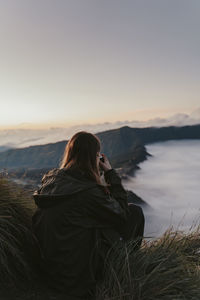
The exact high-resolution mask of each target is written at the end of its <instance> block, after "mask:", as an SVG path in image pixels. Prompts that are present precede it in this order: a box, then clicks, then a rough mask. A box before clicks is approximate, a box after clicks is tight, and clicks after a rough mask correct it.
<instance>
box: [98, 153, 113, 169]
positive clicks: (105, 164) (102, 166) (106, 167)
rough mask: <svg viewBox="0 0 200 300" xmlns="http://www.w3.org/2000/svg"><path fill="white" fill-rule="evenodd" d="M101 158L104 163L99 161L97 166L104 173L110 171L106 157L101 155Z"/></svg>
mask: <svg viewBox="0 0 200 300" xmlns="http://www.w3.org/2000/svg"><path fill="white" fill-rule="evenodd" d="M101 155H102V157H103V158H104V162H102V161H101V160H99V166H100V167H101V168H102V169H103V170H104V172H106V171H108V170H111V169H112V167H111V165H110V162H109V160H108V158H107V156H106V155H105V154H101Z"/></svg>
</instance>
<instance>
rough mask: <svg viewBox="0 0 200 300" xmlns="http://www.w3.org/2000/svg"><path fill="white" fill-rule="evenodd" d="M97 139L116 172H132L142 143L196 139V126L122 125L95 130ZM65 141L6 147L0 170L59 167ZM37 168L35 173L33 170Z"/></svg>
mask: <svg viewBox="0 0 200 300" xmlns="http://www.w3.org/2000/svg"><path fill="white" fill-rule="evenodd" d="M96 135H97V136H98V137H99V138H100V140H101V145H102V148H101V152H102V153H105V154H106V155H107V156H108V157H109V159H110V161H111V164H112V166H113V167H114V168H117V169H118V171H119V173H120V175H121V176H124V178H125V177H126V176H127V175H133V174H134V171H135V170H136V169H137V168H138V166H137V165H138V164H139V163H140V162H142V161H144V160H145V159H147V156H148V155H149V154H148V153H147V151H146V148H145V145H147V144H150V143H155V142H162V141H167V140H180V139H200V125H193V126H184V127H175V126H170V127H161V128H157V127H149V128H130V127H128V126H124V127H121V128H118V129H112V130H108V131H104V132H99V133H96ZM66 144H67V141H60V142H57V143H49V144H46V145H38V146H30V147H26V148H21V149H9V150H7V151H4V152H1V153H0V169H4V168H6V169H8V170H15V171H16V172H18V173H20V174H21V176H24V177H26V176H27V174H28V173H29V177H32V176H37V178H39V177H38V172H40V174H42V173H44V172H43V170H46V169H50V168H55V167H58V166H59V163H60V161H61V159H62V155H63V152H64V149H65V146H66ZM36 169H38V172H37V171H36Z"/></svg>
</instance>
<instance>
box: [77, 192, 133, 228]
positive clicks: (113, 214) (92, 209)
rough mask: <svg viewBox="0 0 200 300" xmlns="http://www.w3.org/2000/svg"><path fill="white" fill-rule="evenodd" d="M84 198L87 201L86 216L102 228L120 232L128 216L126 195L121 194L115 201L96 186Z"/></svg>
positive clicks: (85, 206)
mask: <svg viewBox="0 0 200 300" xmlns="http://www.w3.org/2000/svg"><path fill="white" fill-rule="evenodd" d="M82 196H83V195H82ZM85 197H86V199H87V200H86V201H85V203H84V209H85V213H86V215H87V216H89V217H90V218H94V219H95V220H96V221H98V223H99V224H100V226H101V225H102V227H106V226H107V227H114V228H115V229H116V230H117V231H120V229H121V227H122V226H123V225H124V224H125V223H126V220H127V214H128V205H126V204H125V203H127V195H126V193H123V192H121V193H120V194H119V195H118V196H117V199H116V198H115V197H114V196H113V195H112V194H105V192H104V189H103V188H101V187H100V186H97V187H96V188H94V189H90V190H88V191H87V192H86V194H85Z"/></svg>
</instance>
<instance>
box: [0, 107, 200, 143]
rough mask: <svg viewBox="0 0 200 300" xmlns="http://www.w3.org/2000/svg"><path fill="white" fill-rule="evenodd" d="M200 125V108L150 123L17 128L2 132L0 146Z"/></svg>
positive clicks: (153, 120) (156, 119)
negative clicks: (83, 134)
mask: <svg viewBox="0 0 200 300" xmlns="http://www.w3.org/2000/svg"><path fill="white" fill-rule="evenodd" d="M195 124H200V108H198V109H196V110H194V111H193V112H192V113H191V114H185V113H179V114H175V115H172V116H170V117H168V118H153V119H149V120H148V121H138V120H132V121H129V120H125V121H119V120H118V121H116V122H113V123H111V122H104V123H96V124H87V123H84V124H77V125H73V126H71V127H66V128H65V127H49V128H48V129H28V128H26V129H25V128H15V129H4V130H0V146H6V147H9V148H23V147H28V146H30V145H43V144H47V143H54V142H58V141H62V140H68V139H70V137H71V136H72V135H73V134H74V133H76V132H77V131H81V130H85V131H89V132H92V133H98V132H101V131H105V130H110V129H115V128H120V127H122V126H126V125H127V126H129V127H140V128H142V127H150V126H154V127H163V126H184V125H195Z"/></svg>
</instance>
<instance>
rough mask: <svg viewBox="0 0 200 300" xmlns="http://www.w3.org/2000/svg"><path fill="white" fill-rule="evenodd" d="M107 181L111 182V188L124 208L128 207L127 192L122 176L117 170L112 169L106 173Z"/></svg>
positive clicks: (113, 194)
mask: <svg viewBox="0 0 200 300" xmlns="http://www.w3.org/2000/svg"><path fill="white" fill-rule="evenodd" d="M104 178H105V181H106V182H107V183H108V184H110V187H109V190H110V192H111V194H112V196H113V197H114V198H115V199H116V200H117V201H118V202H119V204H120V205H121V206H122V208H123V209H125V210H127V209H128V200H127V192H126V190H125V189H124V187H123V185H122V183H121V178H120V176H119V175H118V174H117V172H116V171H115V169H110V170H108V171H106V172H105V173H104Z"/></svg>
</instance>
